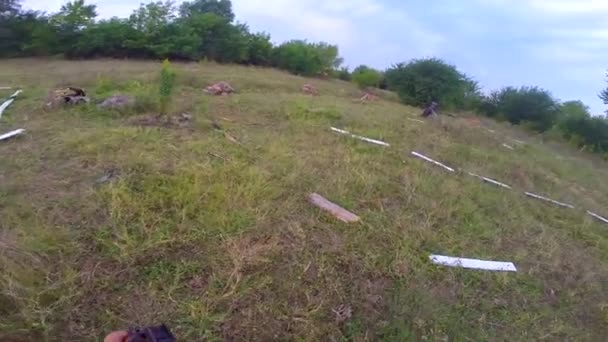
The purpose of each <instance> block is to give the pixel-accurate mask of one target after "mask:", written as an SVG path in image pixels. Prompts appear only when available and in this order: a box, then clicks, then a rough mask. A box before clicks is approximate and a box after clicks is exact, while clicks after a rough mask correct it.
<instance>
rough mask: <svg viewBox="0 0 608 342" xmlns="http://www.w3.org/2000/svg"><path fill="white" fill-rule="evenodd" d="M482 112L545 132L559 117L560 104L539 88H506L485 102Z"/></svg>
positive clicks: (493, 94)
mask: <svg viewBox="0 0 608 342" xmlns="http://www.w3.org/2000/svg"><path fill="white" fill-rule="evenodd" d="M481 108H482V110H483V111H484V112H485V114H486V115H488V116H490V117H499V118H502V119H505V120H507V121H509V122H511V123H512V124H516V125H517V124H520V123H523V122H525V123H527V124H528V125H530V127H531V128H533V129H535V130H537V131H540V132H544V131H546V130H548V129H549V128H551V127H552V126H553V125H554V124H555V122H556V121H557V118H558V116H559V109H560V107H559V104H558V102H557V100H555V99H554V98H553V97H552V96H551V94H550V93H549V92H548V91H546V90H544V89H540V88H538V87H520V88H514V87H505V88H502V89H501V90H499V91H494V92H492V93H491V94H490V96H488V97H487V98H485V99H484V100H483V103H482V105H481Z"/></svg>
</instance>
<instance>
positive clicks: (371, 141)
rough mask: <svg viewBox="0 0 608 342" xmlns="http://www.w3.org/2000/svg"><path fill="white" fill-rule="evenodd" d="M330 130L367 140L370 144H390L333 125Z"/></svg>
mask: <svg viewBox="0 0 608 342" xmlns="http://www.w3.org/2000/svg"><path fill="white" fill-rule="evenodd" d="M330 128H331V130H332V131H334V132H337V133H340V134H346V135H350V136H351V137H353V138H355V139H359V140H363V141H367V142H369V143H372V144H377V145H382V146H391V145H390V144H387V143H385V142H384V141H380V140H376V139H370V138H366V137H362V136H360V135H355V134H352V133H350V132H348V131H345V130H343V129H338V128H335V127H330Z"/></svg>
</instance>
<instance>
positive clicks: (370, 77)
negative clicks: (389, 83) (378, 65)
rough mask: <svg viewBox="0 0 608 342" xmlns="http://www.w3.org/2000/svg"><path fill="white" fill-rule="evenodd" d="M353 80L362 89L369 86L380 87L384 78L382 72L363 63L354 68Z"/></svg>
mask: <svg viewBox="0 0 608 342" xmlns="http://www.w3.org/2000/svg"><path fill="white" fill-rule="evenodd" d="M352 80H353V82H354V83H355V84H356V85H357V86H359V88H362V89H363V88H368V87H375V88H378V87H379V86H380V81H381V80H382V73H381V72H380V71H378V70H375V69H372V68H370V67H368V66H366V65H361V66H358V67H357V68H355V70H353V73H352Z"/></svg>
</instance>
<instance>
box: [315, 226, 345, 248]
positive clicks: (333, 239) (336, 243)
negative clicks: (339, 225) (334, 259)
mask: <svg viewBox="0 0 608 342" xmlns="http://www.w3.org/2000/svg"><path fill="white" fill-rule="evenodd" d="M312 243H313V244H314V245H315V246H316V247H318V248H320V249H321V250H322V251H325V252H329V253H338V252H340V251H342V250H343V249H344V245H345V242H344V238H343V237H342V236H340V235H339V234H338V233H336V232H334V231H331V230H325V231H316V232H315V233H313V235H312Z"/></svg>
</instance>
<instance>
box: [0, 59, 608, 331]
mask: <svg viewBox="0 0 608 342" xmlns="http://www.w3.org/2000/svg"><path fill="white" fill-rule="evenodd" d="M175 68H176V69H177V71H178V79H177V82H178V87H177V90H176V96H175V99H174V101H173V107H172V112H173V113H174V114H175V115H180V114H182V113H189V114H190V115H192V119H191V120H186V121H185V123H183V124H163V125H160V127H157V126H155V125H154V124H155V123H154V122H153V121H150V120H149V118H150V116H149V115H150V114H155V113H154V110H153V108H154V101H155V99H154V96H155V94H156V89H157V87H158V84H157V75H158V70H159V64H157V63H151V62H130V61H87V62H66V61H39V60H12V61H2V62H1V63H0V79H1V80H3V81H2V82H3V83H7V84H6V85H13V86H20V87H23V89H24V93H23V94H22V95H20V97H19V98H18V99H17V101H15V103H14V104H13V105H12V106H11V107H10V108H9V109H8V110H7V111H6V112H5V113H4V115H3V117H2V119H1V120H0V133H4V132H5V131H8V130H10V129H11V128H25V129H26V130H27V134H26V135H25V136H23V137H19V138H17V139H12V140H8V141H2V142H0V270H1V276H0V279H1V280H0V303H1V304H2V305H0V310H1V315H0V336H3V337H4V339H3V340H6V339H7V338H8V339H12V340H32V339H38V338H47V339H48V340H95V339H99V338H100V337H101V336H103V335H104V334H106V333H108V332H110V331H112V330H118V329H123V328H127V327H129V326H134V325H150V324H156V323H159V322H165V323H166V324H168V325H169V326H170V327H171V328H172V330H173V331H174V333H175V334H176V335H178V336H180V337H181V339H182V340H204V339H208V340H216V339H219V340H261V341H268V340H354V341H365V340H370V341H371V340H378V339H382V340H397V341H403V340H423V339H426V340H437V341H439V340H448V339H449V340H474V341H480V340H494V341H496V340H510V341H518V340H540V339H547V340H579V341H581V340H589V341H592V340H601V338H602V337H605V336H607V335H608V288H607V285H606V284H608V225H606V224H603V223H602V222H600V221H598V220H596V219H594V218H592V217H591V216H589V215H587V214H586V212H585V211H586V210H591V211H593V212H596V213H598V214H600V215H604V216H606V215H608V212H607V210H608V209H607V208H606V203H608V184H607V183H606V182H605V181H604V180H605V179H606V175H607V167H606V164H605V163H604V162H603V161H599V160H594V159H593V158H594V157H593V156H586V155H581V154H579V153H576V152H575V151H572V150H570V148H569V147H568V146H561V147H560V148H559V149H556V148H555V147H554V146H552V145H551V146H549V145H546V144H543V143H542V141H541V140H540V139H537V138H535V137H531V136H528V135H526V134H524V133H523V131H520V130H519V129H517V128H512V127H508V126H506V125H503V124H498V123H495V122H492V121H488V120H485V119H476V118H451V117H442V119H441V120H439V121H433V120H430V121H424V122H417V121H413V120H408V119H417V118H416V116H417V115H418V114H419V110H418V109H415V108H411V107H407V106H403V105H401V104H399V103H397V102H395V101H393V100H392V99H391V98H390V94H389V95H387V96H388V98H387V99H383V100H380V101H378V102H374V103H365V104H361V103H359V102H357V101H354V99H356V98H357V97H359V96H360V94H359V92H358V91H357V90H356V88H354V87H353V86H352V85H350V84H347V83H343V82H340V81H335V80H332V81H322V80H315V79H304V78H300V77H296V76H292V75H289V74H286V73H282V72H279V71H275V70H270V69H258V68H248V67H240V66H220V65H215V64H184V65H175ZM220 80H226V81H228V82H230V83H231V84H232V85H233V86H234V87H235V88H236V90H237V93H236V94H234V95H231V96H221V97H212V96H209V95H206V94H204V93H203V92H202V89H203V87H204V86H206V85H208V84H210V83H212V82H216V81H220ZM304 83H312V84H314V85H315V86H316V87H317V88H318V89H319V91H320V96H307V95H304V94H302V93H300V87H301V86H302V85H303V84H304ZM2 85H4V84H2ZM65 85H74V86H80V87H83V88H85V89H86V90H88V91H89V93H90V94H91V96H92V97H93V98H94V99H102V98H104V97H107V96H108V95H111V94H114V93H121V94H130V95H133V96H136V97H137V103H136V106H135V108H134V109H133V110H130V111H126V112H113V111H106V110H101V109H98V108H97V107H96V106H95V105H93V104H91V105H84V106H74V107H66V108H63V109H60V110H44V109H42V104H43V103H44V99H45V97H46V96H47V94H48V91H49V90H51V89H53V88H56V87H58V86H65ZM9 94H10V92H9V91H4V93H2V94H1V95H2V96H5V95H9ZM143 115H148V116H145V117H142V116H143ZM184 117H186V118H187V116H184ZM217 125H219V126H220V127H221V128H222V131H220V130H218V129H217V127H216V126H217ZM330 126H335V127H338V128H344V129H348V130H349V131H351V132H353V133H355V134H359V135H362V136H366V137H370V138H374V139H379V140H383V141H386V142H388V143H390V144H391V146H390V147H382V146H378V145H374V144H368V143H366V142H362V141H358V140H355V139H352V138H350V137H347V136H343V135H338V134H335V133H333V132H331V131H330V130H329V127H330ZM515 140H524V141H523V143H521V142H518V141H515ZM503 144H506V145H508V146H511V147H513V148H514V149H513V150H512V149H509V148H507V147H505V146H503ZM411 151H418V152H421V153H424V154H425V155H428V156H430V157H432V158H435V159H437V160H440V161H442V162H444V163H445V164H447V165H449V166H452V167H455V168H457V169H458V172H455V173H449V172H446V171H445V170H443V169H441V168H438V167H436V166H434V165H432V164H429V163H426V162H424V161H423V160H421V159H418V158H413V157H411V156H410V152H411ZM467 172H473V173H476V174H479V175H483V176H486V177H490V178H493V179H497V180H499V181H501V182H504V183H506V184H509V185H510V186H512V188H513V189H512V190H507V189H503V188H500V187H495V186H493V185H491V184H487V183H483V182H481V181H480V180H479V179H477V178H474V177H471V176H469V175H468V174H467ZM104 176H105V177H104ZM100 178H101V181H100ZM524 191H530V192H534V193H537V194H541V195H544V196H547V197H550V198H553V199H556V200H559V201H562V202H566V203H571V204H573V205H574V206H575V207H576V208H575V209H569V208H562V207H559V206H555V205H552V204H550V203H546V202H542V201H538V200H535V199H532V198H528V197H526V196H524V195H523V192H524ZM310 192H317V193H319V194H321V195H323V196H325V197H326V198H328V199H329V200H331V201H333V202H335V203H338V204H340V205H341V206H343V207H344V208H346V209H348V210H350V211H352V212H354V213H355V214H357V215H358V216H360V217H361V222H360V223H354V224H346V223H342V222H339V221H337V220H336V219H334V218H333V217H331V216H329V215H327V214H326V213H324V212H321V211H319V210H318V209H317V208H315V207H313V206H311V205H310V204H309V203H308V202H307V199H306V196H307V194H308V193H310ZM431 253H434V254H444V255H451V256H462V257H470V258H479V259H489V260H505V261H512V262H514V263H515V264H516V265H517V267H518V272H516V273H500V272H488V271H478V270H466V269H460V268H447V267H442V266H437V265H433V264H431V263H430V261H429V258H428V257H429V254H431Z"/></svg>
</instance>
